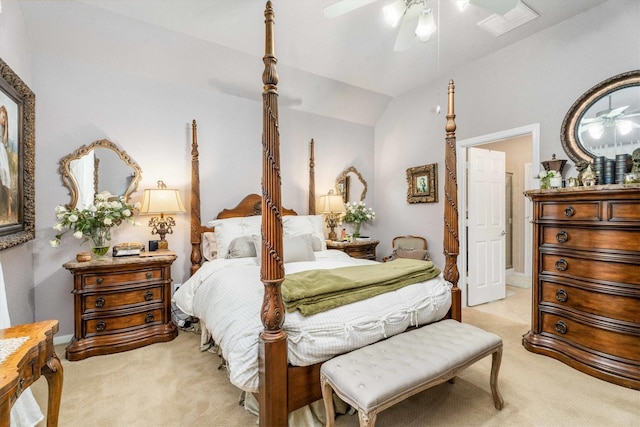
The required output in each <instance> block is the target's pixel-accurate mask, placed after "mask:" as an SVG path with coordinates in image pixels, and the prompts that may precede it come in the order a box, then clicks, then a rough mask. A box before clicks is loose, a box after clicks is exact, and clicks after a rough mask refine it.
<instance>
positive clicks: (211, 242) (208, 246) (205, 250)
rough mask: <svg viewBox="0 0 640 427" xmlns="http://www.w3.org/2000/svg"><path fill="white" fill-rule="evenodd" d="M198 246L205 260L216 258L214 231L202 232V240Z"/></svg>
mask: <svg viewBox="0 0 640 427" xmlns="http://www.w3.org/2000/svg"><path fill="white" fill-rule="evenodd" d="M200 246H201V247H200V250H201V251H202V256H203V257H204V259H206V260H207V261H212V260H214V259H216V255H217V254H218V243H217V242H216V234H215V233H212V232H210V231H207V232H206V233H202V242H201V245H200Z"/></svg>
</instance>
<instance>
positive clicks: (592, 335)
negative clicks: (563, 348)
mask: <svg viewBox="0 0 640 427" xmlns="http://www.w3.org/2000/svg"><path fill="white" fill-rule="evenodd" d="M541 316H542V333H543V334H549V335H552V336H556V337H558V338H561V339H563V340H567V341H569V342H571V343H573V344H576V345H579V346H582V347H584V348H589V349H592V350H595V351H598V352H601V353H603V354H609V355H611V356H614V357H621V358H623V359H628V360H633V361H640V330H638V331H636V333H635V334H631V333H629V332H628V331H624V332H623V331H621V332H615V331H612V330H608V329H603V328H600V327H596V326H594V325H586V324H583V323H581V322H578V321H576V320H574V319H572V318H571V317H569V316H567V317H565V316H559V315H556V314H552V313H545V312H542V313H541Z"/></svg>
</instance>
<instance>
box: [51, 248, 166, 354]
mask: <svg viewBox="0 0 640 427" xmlns="http://www.w3.org/2000/svg"><path fill="white" fill-rule="evenodd" d="M175 259H176V256H175V255H173V254H172V255H156V256H149V257H137V256H133V257H120V258H111V257H105V258H102V259H98V260H96V259H93V260H91V261H88V262H76V261H70V262H67V263H66V264H64V265H63V267H64V268H66V269H67V270H69V271H71V273H73V276H74V279H73V283H74V284H73V291H72V293H73V297H74V324H75V326H74V337H73V339H72V340H71V342H70V343H69V345H68V346H67V349H66V358H67V359H68V360H82V359H85V358H87V357H91V356H97V355H101V354H110V353H117V352H121V351H127V350H131V349H134V348H138V347H142V346H145V345H149V344H153V343H157V342H163V341H171V340H172V339H174V338H175V337H176V336H177V335H178V330H177V328H176V326H175V325H174V324H173V322H172V320H171V282H172V281H173V280H172V279H171V264H172V263H173V261H174V260H175Z"/></svg>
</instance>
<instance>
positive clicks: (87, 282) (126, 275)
mask: <svg viewBox="0 0 640 427" xmlns="http://www.w3.org/2000/svg"><path fill="white" fill-rule="evenodd" d="M161 279H162V269H161V268H150V269H146V270H143V269H140V270H135V271H119V272H114V273H102V274H86V275H84V276H83V281H84V283H83V285H84V286H85V287H90V286H105V285H113V284H120V283H135V282H144V281H153V280H161Z"/></svg>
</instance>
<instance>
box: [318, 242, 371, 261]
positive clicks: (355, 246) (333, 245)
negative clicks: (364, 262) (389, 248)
mask: <svg viewBox="0 0 640 427" xmlns="http://www.w3.org/2000/svg"><path fill="white" fill-rule="evenodd" d="M378 243H380V241H379V240H356V241H355V242H337V241H333V240H327V249H337V250H339V251H342V252H344V253H346V254H347V255H349V256H352V257H354V258H362V259H371V260H374V261H375V260H376V246H378Z"/></svg>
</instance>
